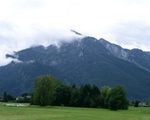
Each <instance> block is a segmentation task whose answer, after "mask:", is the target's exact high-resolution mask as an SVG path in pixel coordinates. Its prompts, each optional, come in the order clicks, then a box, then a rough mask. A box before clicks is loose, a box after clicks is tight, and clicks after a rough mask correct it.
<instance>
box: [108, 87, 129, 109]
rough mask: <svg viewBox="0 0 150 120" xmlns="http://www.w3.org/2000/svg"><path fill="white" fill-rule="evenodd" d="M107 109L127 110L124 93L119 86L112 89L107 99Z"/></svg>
mask: <svg viewBox="0 0 150 120" xmlns="http://www.w3.org/2000/svg"><path fill="white" fill-rule="evenodd" d="M109 108H110V109H111V110H118V109H128V101H127V99H126V94H125V91H124V90H123V88H122V87H121V86H117V87H114V88H113V89H112V90H111V93H110V97H109Z"/></svg>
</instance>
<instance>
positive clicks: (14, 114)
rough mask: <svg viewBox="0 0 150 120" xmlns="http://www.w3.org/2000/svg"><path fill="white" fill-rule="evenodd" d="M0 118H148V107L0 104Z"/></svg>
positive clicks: (64, 119)
mask: <svg viewBox="0 0 150 120" xmlns="http://www.w3.org/2000/svg"><path fill="white" fill-rule="evenodd" d="M0 120H150V108H148V107H145V108H142V107H140V108H133V107H131V108H129V110H118V111H111V110H108V109H100V108H98V109H95V108H94V109H93V108H72V107H38V106H18V107H17V106H6V105H5V104H0Z"/></svg>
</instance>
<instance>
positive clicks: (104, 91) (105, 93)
mask: <svg viewBox="0 0 150 120" xmlns="http://www.w3.org/2000/svg"><path fill="white" fill-rule="evenodd" d="M110 94H111V88H110V87H108V86H104V87H102V88H101V106H102V107H103V108H109V97H110Z"/></svg>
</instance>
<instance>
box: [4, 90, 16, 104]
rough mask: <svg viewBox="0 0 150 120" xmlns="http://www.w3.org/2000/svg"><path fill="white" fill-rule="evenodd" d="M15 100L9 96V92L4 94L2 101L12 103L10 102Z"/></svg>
mask: <svg viewBox="0 0 150 120" xmlns="http://www.w3.org/2000/svg"><path fill="white" fill-rule="evenodd" d="M14 100H15V98H14V97H13V96H11V95H9V94H8V93H7V92H4V93H3V98H2V101H3V102H10V101H14Z"/></svg>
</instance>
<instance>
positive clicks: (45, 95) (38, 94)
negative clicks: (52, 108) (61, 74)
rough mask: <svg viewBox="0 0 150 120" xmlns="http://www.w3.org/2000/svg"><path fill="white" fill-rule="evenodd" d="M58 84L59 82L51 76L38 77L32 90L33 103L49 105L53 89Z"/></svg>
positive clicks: (52, 97) (51, 100) (52, 96)
mask: <svg viewBox="0 0 150 120" xmlns="http://www.w3.org/2000/svg"><path fill="white" fill-rule="evenodd" d="M59 85H60V82H59V81H57V80H56V79H55V78H53V77H51V76H41V77H38V78H37V79H36V81H35V86H34V90H33V104H37V105H41V106H45V105H51V104H52V102H53V99H54V93H55V90H56V88H57V87H58V86H59Z"/></svg>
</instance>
